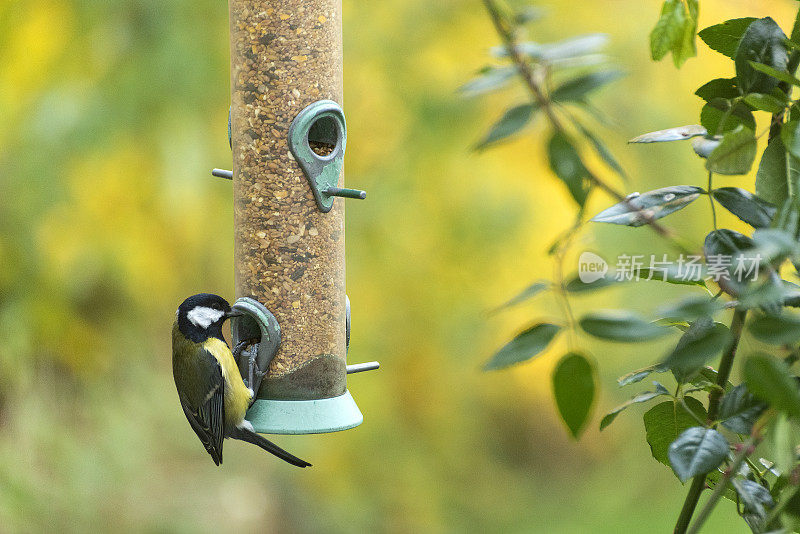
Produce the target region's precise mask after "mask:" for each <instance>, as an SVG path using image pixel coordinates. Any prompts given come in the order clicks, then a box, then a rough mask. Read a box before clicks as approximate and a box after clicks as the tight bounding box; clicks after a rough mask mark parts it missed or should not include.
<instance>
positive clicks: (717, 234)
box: [703, 228, 754, 259]
mask: <svg viewBox="0 0 800 534" xmlns="http://www.w3.org/2000/svg"><path fill="white" fill-rule="evenodd" d="M753 246H754V244H753V240H752V239H750V238H749V237H747V236H746V235H744V234H740V233H739V232H734V231H733V230H728V229H727V228H721V229H719V230H712V231H711V232H709V233H708V235H707V236H706V239H705V242H704V243H703V253H704V254H705V256H706V259H710V257H711V256H734V255H736V254H737V253H739V252H742V251H746V250H750V249H752V248H753Z"/></svg>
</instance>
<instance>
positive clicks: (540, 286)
mask: <svg viewBox="0 0 800 534" xmlns="http://www.w3.org/2000/svg"><path fill="white" fill-rule="evenodd" d="M549 287H550V283H549V282H534V283H532V284H531V285H529V286H528V287H526V288H525V289H523V290H522V291H520V292H519V293H517V294H516V295H515V296H513V297H512V298H511V299H509V300H508V301H507V302H505V303H504V304H502V305H500V306H498V307H497V308H496V309H495V311H499V310H502V309H504V308H510V307H511V306H516V305H517V304H520V303H522V302H525V301H526V300H528V299H531V298H533V297H535V296H536V295H538V294H539V293H541V292H542V291H544V290H545V289H547V288H549Z"/></svg>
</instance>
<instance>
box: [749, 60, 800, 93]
mask: <svg viewBox="0 0 800 534" xmlns="http://www.w3.org/2000/svg"><path fill="white" fill-rule="evenodd" d="M750 66H751V67H753V69H755V70H757V71H758V72H762V73H764V74H766V75H767V76H772V77H773V78H775V79H776V80H779V81H782V82H784V83H788V84H789V85H796V86H800V80H798V79H797V78H795V77H794V76H792V75H791V74H789V73H788V72H786V71H785V70H778V69H776V68H774V67H770V66H769V65H764V64H763V63H756V62H755V61H751V62H750ZM753 94H756V93H753Z"/></svg>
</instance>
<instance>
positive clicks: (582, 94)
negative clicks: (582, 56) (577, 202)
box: [550, 70, 624, 102]
mask: <svg viewBox="0 0 800 534" xmlns="http://www.w3.org/2000/svg"><path fill="white" fill-rule="evenodd" d="M623 75H624V73H623V72H622V71H619V70H603V71H597V72H590V73H588V74H583V75H581V76H578V77H577V78H572V79H571V80H567V81H566V82H564V83H563V84H561V85H560V86H558V87H556V88H555V90H553V92H552V93H551V94H550V99H551V100H553V101H554V102H582V101H584V99H585V98H586V96H587V95H588V94H589V93H591V92H592V91H595V90H596V89H599V88H600V87H603V86H604V85H607V84H609V83H611V82H614V81H616V80H618V79H620V78H622V76H623Z"/></svg>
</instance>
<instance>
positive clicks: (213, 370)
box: [179, 350, 225, 465]
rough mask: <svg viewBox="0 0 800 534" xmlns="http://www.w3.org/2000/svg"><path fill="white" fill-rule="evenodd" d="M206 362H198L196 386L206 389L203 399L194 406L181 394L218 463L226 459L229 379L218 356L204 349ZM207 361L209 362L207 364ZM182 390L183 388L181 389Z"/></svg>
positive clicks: (188, 414) (194, 427)
mask: <svg viewBox="0 0 800 534" xmlns="http://www.w3.org/2000/svg"><path fill="white" fill-rule="evenodd" d="M202 352H203V353H204V354H202V355H201V360H202V362H203V363H202V364H201V365H199V366H198V368H197V373H196V375H195V376H194V377H193V378H195V384H193V389H194V388H197V389H195V391H202V392H204V395H202V397H200V402H199V403H197V406H194V405H193V404H194V403H192V402H191V401H190V400H189V399H188V398H187V397H186V396H184V395H182V394H180V399H181V407H182V408H183V413H185V414H186V419H188V420H189V424H190V425H191V426H192V430H194V432H195V434H197V437H198V438H200V441H201V442H202V443H203V446H204V447H205V448H206V450H207V451H208V454H210V455H211V458H212V459H213V460H214V463H215V464H217V465H219V464H221V463H222V440H223V439H225V428H224V424H225V404H224V401H223V399H224V395H225V381H224V380H223V378H222V368H221V367H220V366H219V363H217V360H216V358H214V356H212V355H211V353H209V352H208V351H206V350H203V351H202ZM203 364H205V365H203ZM179 393H180V392H179Z"/></svg>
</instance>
